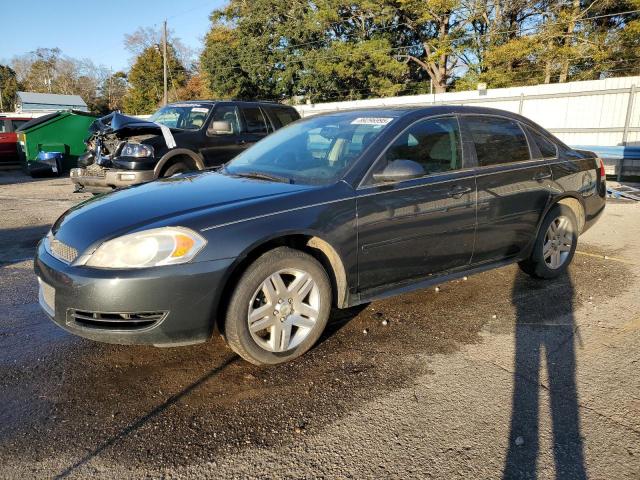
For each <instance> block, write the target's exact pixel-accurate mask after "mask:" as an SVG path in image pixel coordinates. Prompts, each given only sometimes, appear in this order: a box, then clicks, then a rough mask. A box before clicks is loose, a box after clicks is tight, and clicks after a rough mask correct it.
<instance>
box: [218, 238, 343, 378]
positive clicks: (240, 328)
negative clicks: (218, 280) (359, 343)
mask: <svg viewBox="0 0 640 480" xmlns="http://www.w3.org/2000/svg"><path fill="white" fill-rule="evenodd" d="M288 269H293V270H299V271H301V272H305V273H307V274H308V275H309V276H310V277H311V279H312V280H313V282H315V285H316V286H317V289H315V290H314V292H315V293H314V294H315V298H316V300H318V302H319V307H318V309H317V312H318V315H317V318H316V320H315V324H314V325H313V327H311V328H310V329H309V331H308V333H304V330H303V335H306V336H303V337H302V338H303V340H302V341H301V342H300V343H299V344H297V345H296V346H295V347H293V348H292V349H289V350H286V351H281V352H274V351H269V350H267V349H265V348H263V347H262V346H260V345H259V344H258V342H257V341H256V340H254V338H253V336H252V333H251V332H250V331H249V320H248V319H249V309H250V308H253V307H252V306H251V305H252V302H253V301H255V294H256V292H260V291H261V290H260V288H261V286H262V285H263V282H265V281H267V279H268V278H270V277H271V275H273V274H275V273H276V272H281V271H283V270H288ZM290 285H292V283H291V284H290ZM290 285H289V286H290ZM314 288H315V287H314ZM287 295H289V294H288V293H287ZM331 299H332V293H331V282H330V281H329V277H328V275H327V272H326V271H325V269H324V268H323V266H322V265H321V264H320V262H318V261H317V260H316V259H315V258H313V257H312V256H311V255H308V254H306V253H304V252H301V251H300V250H295V249H292V248H288V247H278V248H275V249H273V250H270V251H268V252H267V253H265V254H263V255H262V256H260V257H259V258H258V259H256V260H255V261H254V262H253V263H252V264H251V265H250V266H249V267H248V268H247V270H246V271H245V272H244V274H243V275H242V277H241V278H240V280H239V281H238V284H237V285H236V287H235V290H234V291H233V293H232V295H231V301H230V302H229V306H228V308H227V312H226V316H225V324H224V336H225V340H226V341H227V344H228V345H229V347H230V348H231V349H232V350H233V351H234V352H236V353H237V354H238V355H240V356H241V357H242V358H244V359H245V360H247V361H248V362H250V363H253V364H254V365H275V364H279V363H284V362H288V361H290V360H293V359H294V358H297V357H299V356H300V355H302V354H303V353H305V352H307V351H308V350H309V349H310V348H311V347H313V345H314V344H315V343H316V342H317V341H318V339H319V338H320V336H321V335H322V332H323V331H324V329H325V327H326V325H327V321H328V319H329V313H330V311H331ZM265 303H266V301H265ZM286 304H287V302H286V301H285V302H284V305H286ZM258 305H259V304H258ZM248 306H249V308H248ZM265 306H266V305H265ZM278 308H280V307H279V306H278ZM268 310H269V311H270V308H269V309H268ZM274 313H275V312H274ZM291 313H292V312H291ZM267 315H268V316H270V317H271V313H269V314H267ZM285 315H286V314H285ZM274 321H277V320H274ZM284 321H285V320H282V322H284ZM294 328H295V330H296V332H297V331H298V327H290V330H289V331H290V332H293V329H294ZM265 332H266V330H265ZM254 335H255V334H254ZM268 335H269V336H271V335H272V333H271V331H269V332H268ZM294 338H295V333H291V339H292V340H293V339H294Z"/></svg>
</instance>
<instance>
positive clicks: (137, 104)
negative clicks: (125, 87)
mask: <svg viewBox="0 0 640 480" xmlns="http://www.w3.org/2000/svg"><path fill="white" fill-rule="evenodd" d="M161 48H162V47H161V46H160V45H152V46H149V47H147V48H145V49H144V50H143V51H142V52H141V53H140V55H138V57H137V58H136V60H135V62H134V64H133V66H132V67H131V71H130V72H129V75H128V81H129V86H130V88H129V91H128V92H127V94H126V95H125V96H124V99H123V107H124V110H125V111H126V112H127V113H129V114H133V115H141V114H149V113H153V112H154V111H155V110H156V109H157V108H158V106H159V105H160V104H161V102H162V98H163V61H162V50H161ZM167 68H168V71H169V75H168V79H169V82H168V83H169V85H168V90H169V101H172V100H175V99H176V98H175V92H176V90H177V89H179V88H181V87H183V86H184V85H185V84H186V82H187V74H186V71H185V68H184V66H183V65H182V64H181V63H180V61H179V60H178V58H177V57H176V54H175V52H174V50H173V47H172V46H171V45H168V46H167Z"/></svg>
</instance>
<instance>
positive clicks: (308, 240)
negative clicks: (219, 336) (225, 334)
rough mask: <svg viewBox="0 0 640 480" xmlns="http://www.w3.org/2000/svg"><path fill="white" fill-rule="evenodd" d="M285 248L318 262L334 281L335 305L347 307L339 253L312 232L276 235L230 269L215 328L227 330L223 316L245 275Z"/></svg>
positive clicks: (262, 241)
mask: <svg viewBox="0 0 640 480" xmlns="http://www.w3.org/2000/svg"><path fill="white" fill-rule="evenodd" d="M282 246H287V247H290V248H294V249H296V250H301V251H303V252H305V253H308V254H309V255H311V256H312V257H314V258H315V259H316V260H318V261H319V262H320V264H321V265H322V266H323V267H324V269H325V271H326V272H327V275H328V276H329V280H330V282H331V289H332V297H333V298H332V303H333V304H334V305H336V306H338V307H339V308H343V307H346V306H347V303H348V297H347V292H348V285H347V275H346V269H345V266H344V262H343V260H342V257H341V256H340V254H339V253H338V252H337V250H336V249H335V248H334V247H333V246H332V245H331V244H330V243H329V242H328V241H327V240H325V239H324V238H322V237H320V236H318V235H316V234H314V233H310V232H304V233H287V234H280V235H274V236H272V237H269V238H266V239H263V240H261V241H259V242H256V243H254V244H252V245H251V246H250V247H248V248H247V249H246V250H245V251H244V252H243V253H242V254H241V255H239V256H238V258H237V260H236V261H235V262H234V263H233V264H232V265H231V267H230V268H229V272H228V273H227V275H226V279H225V282H224V288H223V291H222V294H221V295H220V301H219V304H218V307H217V311H216V316H215V318H216V324H217V325H216V326H217V327H218V329H219V330H220V331H223V328H224V317H225V312H226V310H227V307H228V302H229V299H230V298H231V292H232V291H233V289H234V288H235V286H236V285H237V284H238V281H239V280H240V277H241V276H242V274H243V273H244V272H245V271H246V269H247V268H248V267H249V265H251V263H253V261H255V260H256V259H257V258H258V257H260V256H261V255H262V254H264V253H266V252H268V251H269V250H273V249H274V248H277V247H282Z"/></svg>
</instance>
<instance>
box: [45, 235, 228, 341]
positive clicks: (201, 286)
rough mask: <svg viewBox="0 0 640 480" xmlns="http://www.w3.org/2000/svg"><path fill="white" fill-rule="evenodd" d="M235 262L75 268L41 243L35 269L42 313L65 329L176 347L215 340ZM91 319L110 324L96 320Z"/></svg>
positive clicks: (91, 336) (84, 334)
mask: <svg viewBox="0 0 640 480" xmlns="http://www.w3.org/2000/svg"><path fill="white" fill-rule="evenodd" d="M231 263H232V259H226V260H216V261H211V262H197V263H190V264H185V265H175V266H168V267H159V268H153V269H140V270H126V271H124V270H117V271H116V270H101V269H95V268H87V267H71V266H69V265H67V264H65V263H63V262H61V261H59V260H58V259H56V258H54V257H52V256H51V255H49V253H48V252H47V251H46V250H45V248H44V246H43V243H42V242H41V243H40V245H38V251H37V254H36V258H35V262H34V269H35V272H36V274H37V275H38V278H39V279H40V282H41V292H40V293H41V294H40V302H41V305H42V307H43V310H44V311H45V312H46V313H47V315H48V316H49V317H50V318H51V319H52V320H53V321H54V322H55V323H56V324H57V325H58V326H60V327H62V328H63V329H65V330H67V331H69V332H71V333H73V334H75V335H79V336H81V337H85V338H88V339H91V340H95V341H99V342H106V343H117V344H123V345H130V344H141V345H157V346H178V345H187V344H192V343H200V342H204V341H206V340H207V339H208V338H209V337H210V336H211V333H212V332H213V329H214V325H215V312H216V309H217V306H218V302H219V299H220V292H221V291H222V287H223V285H222V283H223V278H224V277H225V272H226V271H227V269H228V267H229V266H230V265H231ZM43 284H44V285H43ZM43 287H44V288H45V290H44V291H43ZM52 292H54V293H52ZM151 313H153V314H155V315H151ZM93 314H95V317H93V318H96V319H106V320H105V321H104V322H103V321H100V320H96V321H92V320H91V318H92V315H93ZM86 318H89V320H90V321H88V322H87V321H85V320H84V319H86ZM140 318H145V319H149V321H146V320H145V321H140V320H139V319H140ZM128 319H133V320H128ZM136 319H137V320H136ZM136 322H137V323H136Z"/></svg>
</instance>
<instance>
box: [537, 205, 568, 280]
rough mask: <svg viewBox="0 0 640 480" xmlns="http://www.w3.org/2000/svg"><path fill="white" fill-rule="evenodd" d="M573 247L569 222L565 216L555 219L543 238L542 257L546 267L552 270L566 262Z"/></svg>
mask: <svg viewBox="0 0 640 480" xmlns="http://www.w3.org/2000/svg"><path fill="white" fill-rule="evenodd" d="M572 246H573V230H572V227H571V222H570V220H569V219H568V218H567V217H565V216H559V217H556V218H555V219H554V220H553V221H552V222H551V224H549V228H548V229H547V233H546V234H545V237H544V244H543V245H542V256H543V258H544V261H545V263H546V264H547V266H548V267H549V268H551V269H553V270H556V269H558V268H560V267H561V266H562V265H564V263H565V262H566V261H567V258H568V257H569V254H570V252H571V247H572Z"/></svg>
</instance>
